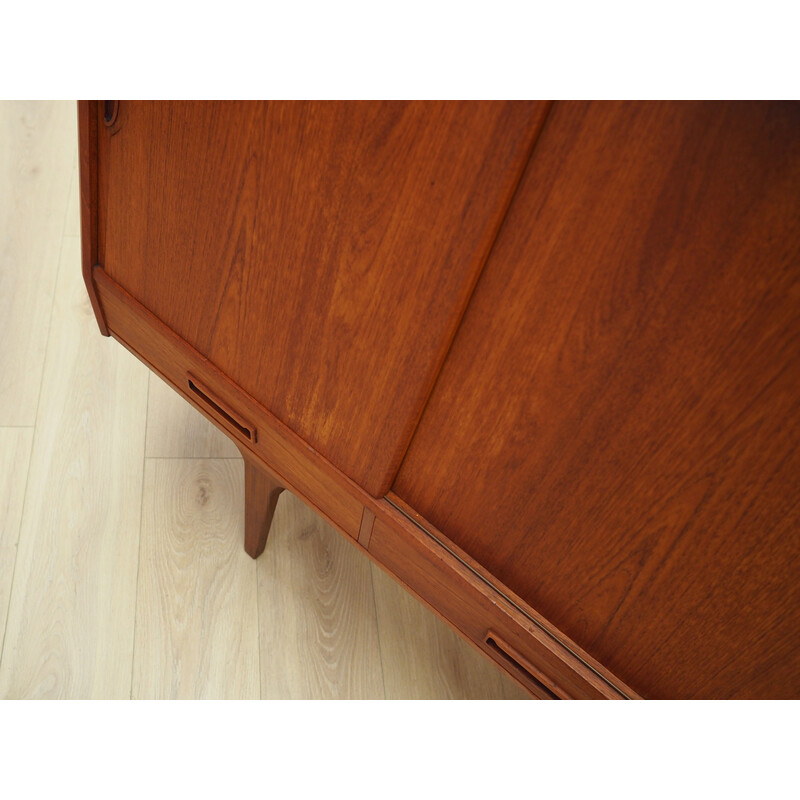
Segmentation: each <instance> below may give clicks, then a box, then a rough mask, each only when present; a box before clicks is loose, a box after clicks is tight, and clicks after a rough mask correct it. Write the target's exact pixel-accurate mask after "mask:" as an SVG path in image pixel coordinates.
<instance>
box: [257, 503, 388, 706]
mask: <svg viewBox="0 0 800 800" xmlns="http://www.w3.org/2000/svg"><path fill="white" fill-rule="evenodd" d="M258 580H259V586H258V588H259V619H260V627H261V694H262V697H264V698H265V699H268V698H277V699H382V698H383V696H384V688H383V670H382V666H381V656H380V647H379V644H378V631H377V625H376V620H375V606H374V602H373V595H372V580H371V577H370V563H369V560H368V559H367V558H366V556H364V555H363V554H362V553H359V552H358V551H357V549H356V548H355V546H354V545H352V544H350V543H349V542H348V541H346V539H345V537H344V536H342V535H341V534H339V533H338V532H336V531H335V530H333V528H331V527H330V525H328V524H327V523H326V522H325V521H324V520H322V519H320V518H319V517H318V516H317V515H316V514H314V513H313V512H312V511H311V510H310V509H309V508H308V507H307V506H305V505H304V504H303V503H301V502H300V501H299V500H298V499H297V498H295V497H293V496H292V495H290V494H289V493H288V492H284V493H283V494H282V495H281V498H280V500H279V501H278V507H277V509H276V511H275V519H274V521H273V523H272V530H271V532H270V536H269V540H268V541H267V548H266V550H265V551H264V554H263V555H262V556H261V557H260V558H259V560H258Z"/></svg>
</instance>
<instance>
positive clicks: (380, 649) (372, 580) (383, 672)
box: [369, 562, 386, 700]
mask: <svg viewBox="0 0 800 800" xmlns="http://www.w3.org/2000/svg"><path fill="white" fill-rule="evenodd" d="M369 582H370V586H372V610H373V611H374V612H375V631H376V633H377V634H378V655H379V656H380V659H381V684H383V699H384V700H386V670H385V669H384V668H383V644H382V643H381V623H380V620H379V619H378V599H377V598H376V597H375V567H374V566H373V565H372V563H371V562H370V565H369Z"/></svg>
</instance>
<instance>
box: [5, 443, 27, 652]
mask: <svg viewBox="0 0 800 800" xmlns="http://www.w3.org/2000/svg"><path fill="white" fill-rule="evenodd" d="M32 441H33V428H0V637H2V635H3V634H4V633H5V630H6V616H7V614H8V601H9V597H10V596H11V583H12V579H13V576H14V562H15V561H16V559H17V542H18V541H19V527H20V523H21V522H22V501H23V497H24V494H25V484H26V483H27V479H28V464H29V462H30V456H31V443H32ZM0 658H2V638H0Z"/></svg>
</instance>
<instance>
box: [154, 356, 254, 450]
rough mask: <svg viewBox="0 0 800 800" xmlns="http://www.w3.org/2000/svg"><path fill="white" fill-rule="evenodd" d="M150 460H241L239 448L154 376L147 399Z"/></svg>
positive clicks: (167, 385)
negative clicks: (239, 458)
mask: <svg viewBox="0 0 800 800" xmlns="http://www.w3.org/2000/svg"><path fill="white" fill-rule="evenodd" d="M145 454H146V456H147V457H148V458H238V457H239V451H238V450H237V449H236V445H235V444H234V443H233V442H232V441H231V440H230V439H229V438H228V437H227V436H226V435H225V434H224V433H222V431H220V430H219V429H218V428H216V427H215V426H214V425H212V424H211V423H210V422H209V421H208V420H207V419H206V418H205V417H204V416H203V415H202V414H200V413H199V412H198V411H196V410H195V409H194V408H193V407H192V406H191V405H189V403H187V402H186V401H185V400H184V399H183V398H182V397H181V396H180V395H179V394H178V393H177V392H176V391H175V390H174V389H172V388H171V387H170V386H169V384H167V383H165V382H164V381H162V380H161V378H159V377H158V375H156V374H155V373H152V372H151V373H150V386H149V390H148V396H147V441H146V443H145Z"/></svg>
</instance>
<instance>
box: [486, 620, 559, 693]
mask: <svg viewBox="0 0 800 800" xmlns="http://www.w3.org/2000/svg"><path fill="white" fill-rule="evenodd" d="M484 642H485V643H486V646H487V647H488V648H489V649H490V650H491V651H492V652H493V653H494V654H495V655H496V656H497V657H498V661H500V662H501V663H505V664H507V665H508V666H510V667H512V668H513V670H514V671H515V672H517V673H522V677H524V678H526V679H527V680H528V681H530V682H531V683H532V684H534V686H535V687H536V689H538V690H539V691H540V692H541V693H543V694H544V696H545V698H547V699H548V700H562V699H564V698H565V697H566V695H563V693H562V692H560V691H559V690H558V687H557V686H556V685H555V684H554V683H553V682H552V681H550V680H548V679H547V678H546V677H545V676H544V675H543V674H542V673H541V672H540V671H539V670H537V669H536V667H534V666H533V665H532V664H531V662H530V661H528V659H526V658H525V656H523V655H520V653H518V652H517V651H516V650H515V649H514V648H513V647H511V645H509V644H507V643H506V642H504V641H503V640H502V639H501V638H500V637H499V636H498V635H497V634H496V633H494V631H488V633H487V634H486V637H485V639H484ZM545 681H547V682H546V683H545ZM562 695H563V696H562Z"/></svg>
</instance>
